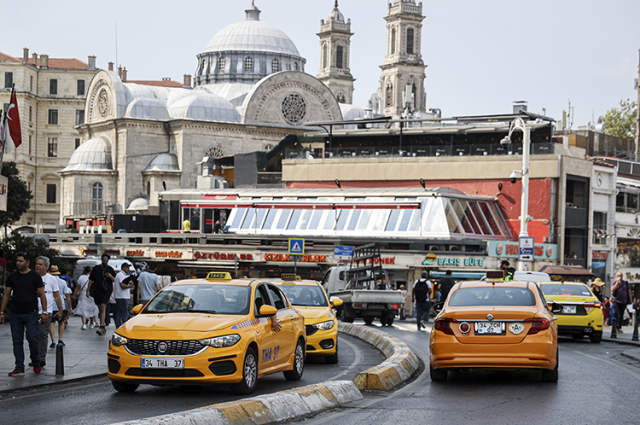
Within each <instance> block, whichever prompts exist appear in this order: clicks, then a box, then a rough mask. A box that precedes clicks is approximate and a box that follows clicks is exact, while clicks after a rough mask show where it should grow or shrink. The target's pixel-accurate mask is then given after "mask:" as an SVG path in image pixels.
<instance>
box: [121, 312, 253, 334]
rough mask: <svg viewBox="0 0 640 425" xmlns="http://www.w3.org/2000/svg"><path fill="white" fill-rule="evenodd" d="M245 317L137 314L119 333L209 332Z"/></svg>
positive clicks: (231, 324)
mask: <svg viewBox="0 0 640 425" xmlns="http://www.w3.org/2000/svg"><path fill="white" fill-rule="evenodd" d="M246 319H247V318H246V316H231V315H220V314H202V313H164V314H159V313H153V314H138V315H137V316H135V317H133V318H131V319H129V320H128V321H127V322H125V324H124V325H122V327H120V328H119V332H118V333H121V334H122V335H123V336H125V335H128V336H132V335H133V334H138V333H140V334H142V335H145V334H149V333H155V332H167V331H172V332H209V331H216V330H223V329H227V328H230V327H232V326H233V325H235V324H236V323H240V322H243V321H246Z"/></svg>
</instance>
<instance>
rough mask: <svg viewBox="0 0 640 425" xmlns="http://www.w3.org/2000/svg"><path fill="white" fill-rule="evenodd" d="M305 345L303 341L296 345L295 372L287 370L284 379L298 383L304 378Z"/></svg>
mask: <svg viewBox="0 0 640 425" xmlns="http://www.w3.org/2000/svg"><path fill="white" fill-rule="evenodd" d="M304 356H305V353H304V343H303V342H302V340H299V341H298V344H296V352H295V355H294V359H293V370H287V371H285V372H284V377H285V378H286V379H287V381H298V380H300V378H302V373H303V372H304Z"/></svg>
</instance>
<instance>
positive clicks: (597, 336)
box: [589, 332, 602, 344]
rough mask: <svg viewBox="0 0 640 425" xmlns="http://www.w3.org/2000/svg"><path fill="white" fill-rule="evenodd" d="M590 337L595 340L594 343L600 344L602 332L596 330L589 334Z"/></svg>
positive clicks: (592, 340)
mask: <svg viewBox="0 0 640 425" xmlns="http://www.w3.org/2000/svg"><path fill="white" fill-rule="evenodd" d="M589 339H591V342H593V343H594V344H599V343H600V341H602V332H594V333H592V334H591V335H589Z"/></svg>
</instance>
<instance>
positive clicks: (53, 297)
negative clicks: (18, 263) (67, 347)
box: [33, 255, 63, 367]
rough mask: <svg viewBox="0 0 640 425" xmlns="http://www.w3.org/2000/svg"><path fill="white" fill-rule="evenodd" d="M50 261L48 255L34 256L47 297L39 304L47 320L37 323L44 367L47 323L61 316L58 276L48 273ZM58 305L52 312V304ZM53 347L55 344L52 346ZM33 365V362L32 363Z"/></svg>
mask: <svg viewBox="0 0 640 425" xmlns="http://www.w3.org/2000/svg"><path fill="white" fill-rule="evenodd" d="M49 265H50V261H49V258H48V257H45V256H43V255H41V256H40V257H38V258H36V273H38V274H39V275H40V277H41V278H42V283H44V293H45V295H46V297H47V303H46V304H41V305H40V310H39V312H40V313H46V314H47V320H46V321H45V320H43V321H42V323H40V325H38V352H39V355H38V358H39V360H40V366H41V367H45V366H46V365H47V347H48V346H49V344H48V343H49V324H50V323H51V320H53V317H54V316H55V318H56V319H60V318H61V317H62V310H63V307H62V298H60V286H59V285H58V278H57V277H54V276H52V275H51V274H49V273H48V270H49ZM54 303H55V304H56V305H57V306H58V311H57V312H56V313H55V314H54V313H53V304H54ZM52 348H55V344H53V347H52ZM33 364H34V365H35V363H33Z"/></svg>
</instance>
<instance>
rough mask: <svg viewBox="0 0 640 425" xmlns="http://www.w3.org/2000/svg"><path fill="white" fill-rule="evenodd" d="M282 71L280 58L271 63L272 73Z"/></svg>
mask: <svg viewBox="0 0 640 425" xmlns="http://www.w3.org/2000/svg"><path fill="white" fill-rule="evenodd" d="M279 71H280V61H279V60H278V58H275V59H274V60H272V61H271V72H279Z"/></svg>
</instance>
